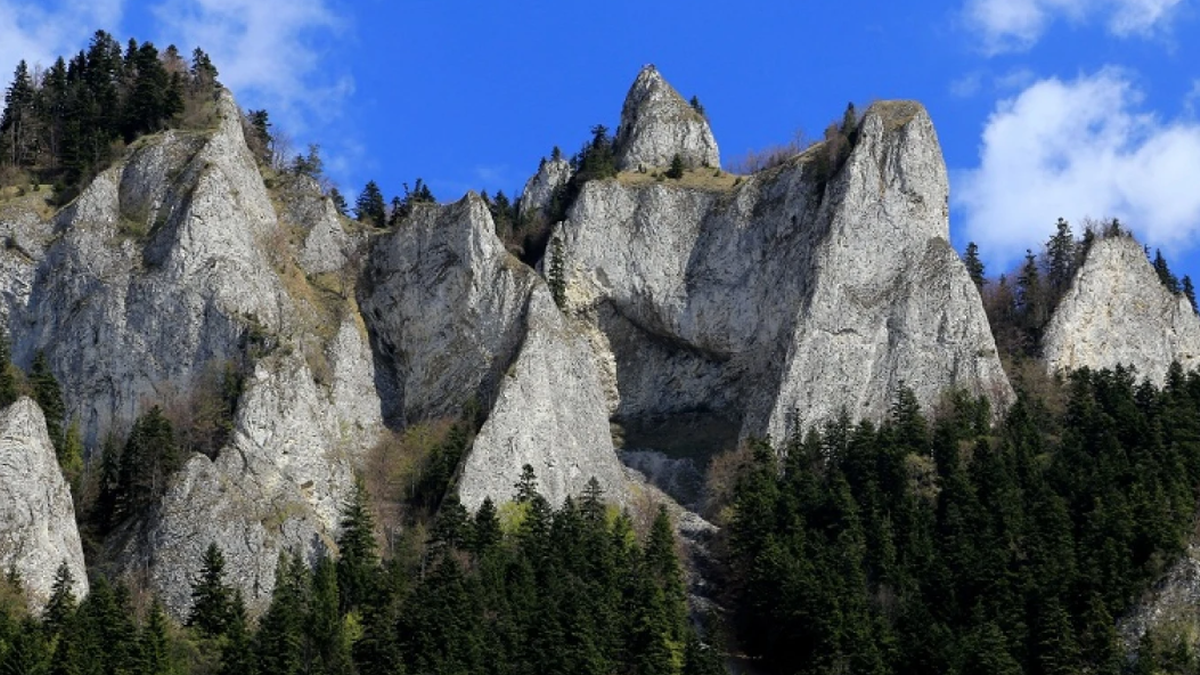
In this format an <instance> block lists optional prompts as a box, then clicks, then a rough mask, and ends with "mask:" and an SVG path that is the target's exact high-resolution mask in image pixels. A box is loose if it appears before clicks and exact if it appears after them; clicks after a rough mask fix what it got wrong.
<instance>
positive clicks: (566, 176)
mask: <svg viewBox="0 0 1200 675" xmlns="http://www.w3.org/2000/svg"><path fill="white" fill-rule="evenodd" d="M570 180H571V163H570V162H568V161H567V160H565V159H563V158H562V157H559V158H557V159H549V160H546V161H544V162H542V165H541V166H539V167H538V172H537V173H535V174H534V175H532V176H530V178H529V180H528V181H527V182H526V183H525V189H524V190H523V191H522V192H521V213H520V215H521V218H522V219H524V218H525V217H526V216H528V215H529V214H532V213H537V212H539V211H545V210H546V209H547V208H548V207H549V206H550V202H551V200H552V199H553V198H554V191H555V190H557V189H558V188H559V187H561V186H563V185H566V184H567V182H568V181H570Z"/></svg>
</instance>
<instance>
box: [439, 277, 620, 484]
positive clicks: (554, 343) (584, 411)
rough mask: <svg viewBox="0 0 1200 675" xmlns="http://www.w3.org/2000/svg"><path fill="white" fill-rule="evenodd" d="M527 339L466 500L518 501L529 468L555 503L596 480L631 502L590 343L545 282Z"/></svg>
mask: <svg viewBox="0 0 1200 675" xmlns="http://www.w3.org/2000/svg"><path fill="white" fill-rule="evenodd" d="M525 324H526V328H525V337H524V340H523V341H522V343H521V347H520V351H519V353H518V354H517V355H516V358H515V360H514V361H513V363H512V365H511V366H510V367H509V369H508V370H507V372H506V373H505V374H504V377H503V378H502V379H501V381H500V387H499V390H498V391H497V394H496V399H495V403H494V404H493V406H492V412H491V415H490V416H489V417H488V420H487V422H486V423H484V425H483V428H482V429H480V430H479V435H478V436H477V437H476V438H475V445H474V447H473V448H472V449H471V452H470V454H468V455H467V458H466V460H465V461H464V463H463V468H462V477H461V479H460V480H459V484H458V492H459V498H460V499H461V500H462V502H463V504H464V505H466V506H467V507H468V508H475V507H477V506H479V504H481V503H482V502H483V500H484V498H485V497H488V496H490V497H491V498H492V499H493V500H494V501H500V500H505V499H507V498H510V497H511V495H512V493H513V486H514V485H516V483H517V480H518V478H520V475H521V467H522V466H524V465H525V464H529V465H531V466H532V467H533V469H534V472H535V473H536V475H537V476H538V490H539V491H540V492H541V493H542V495H543V496H545V497H546V499H548V500H549V501H550V503H551V504H555V505H557V504H561V503H562V502H563V500H564V499H566V498H567V496H570V495H574V496H578V495H579V494H580V493H582V492H583V488H584V487H585V486H586V485H587V483H588V481H589V480H590V479H592V478H595V479H596V480H597V481H598V482H599V483H600V487H601V489H603V490H604V493H605V495H606V497H607V498H608V499H610V500H613V501H616V502H620V501H623V500H624V494H625V485H624V474H623V471H622V470H621V465H620V463H619V462H618V461H617V457H616V453H615V451H614V450H613V444H612V436H611V434H610V432H609V425H608V415H607V407H606V405H605V401H604V393H603V391H601V389H600V378H599V375H598V374H597V373H596V368H595V365H594V364H593V362H592V359H591V355H590V352H589V350H588V347H587V343H586V342H584V341H583V339H582V338H581V337H579V336H577V335H574V334H573V333H572V331H571V330H570V329H569V328H568V326H567V324H566V321H565V320H564V319H563V317H562V315H561V314H560V313H559V311H558V308H557V307H556V306H555V305H554V300H553V299H552V298H551V297H550V291H549V290H548V289H547V288H546V287H545V286H544V285H541V284H539V285H537V286H535V287H534V288H533V289H532V291H531V293H530V295H529V299H528V308H527V310H526V318H525Z"/></svg>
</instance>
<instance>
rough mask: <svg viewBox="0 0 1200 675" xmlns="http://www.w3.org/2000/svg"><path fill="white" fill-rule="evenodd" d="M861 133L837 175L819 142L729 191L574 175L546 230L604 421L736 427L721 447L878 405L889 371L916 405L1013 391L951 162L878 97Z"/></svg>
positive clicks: (921, 125) (998, 400)
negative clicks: (554, 241) (966, 246)
mask: <svg viewBox="0 0 1200 675" xmlns="http://www.w3.org/2000/svg"><path fill="white" fill-rule="evenodd" d="M646 79H650V80H652V81H653V80H654V79H657V74H656V73H649V74H648V73H647V72H645V71H643V73H642V75H641V76H639V81H642V80H646ZM641 86H643V85H641V84H635V86H634V89H635V90H638V89H639V87H641ZM858 136H859V140H858V142H857V144H856V146H855V147H854V149H853V152H852V153H851V154H850V156H849V158H848V159H847V160H846V161H845V165H844V166H843V167H842V168H841V170H840V171H838V172H837V173H836V174H835V175H833V176H832V177H825V176H822V175H820V171H821V166H822V162H818V161H816V160H817V159H818V158H817V157H816V154H815V153H819V152H823V151H825V149H824V148H823V146H818V147H816V148H814V149H812V150H810V151H809V152H807V153H805V154H804V155H801V156H800V157H797V158H795V159H793V160H792V161H790V162H788V163H787V164H785V165H784V166H781V167H777V168H775V169H772V170H768V171H764V172H760V173H758V174H755V175H752V176H747V177H744V179H743V180H742V181H741V182H740V184H738V185H736V186H735V187H733V188H731V189H729V190H719V189H709V188H705V187H704V186H703V185H695V186H691V185H689V184H688V182H687V181H686V180H685V181H683V182H680V183H676V182H658V183H649V184H647V183H645V182H644V181H636V180H632V179H627V178H625V177H618V178H616V179H612V180H604V181H593V182H589V183H588V184H586V185H585V187H584V189H583V192H582V194H581V195H580V197H579V199H578V200H577V201H576V203H575V205H574V206H573V207H572V209H571V211H570V214H569V220H568V222H566V223H565V224H564V226H562V227H560V228H558V229H556V231H555V234H554V236H555V237H557V238H559V239H560V241H561V242H562V245H561V250H562V256H563V260H562V264H563V269H564V276H565V294H566V297H567V309H568V313H570V314H571V315H573V316H574V317H576V319H577V321H578V323H579V324H580V326H581V329H582V330H584V331H585V332H586V333H587V334H588V335H589V340H590V342H591V344H592V345H593V348H594V351H595V353H596V355H597V363H598V365H599V367H600V370H601V373H602V377H603V378H604V379H603V384H604V386H605V389H606V393H607V395H608V401H609V406H610V410H611V411H612V413H613V415H614V417H615V418H616V419H617V420H619V421H621V422H623V423H626V424H627V425H629V424H633V425H636V424H637V423H638V422H639V421H643V420H648V419H650V420H660V421H661V420H664V419H665V420H668V421H669V420H670V418H672V417H679V418H681V419H684V418H686V419H688V420H689V421H688V424H689V425H691V424H693V422H694V417H690V416H692V415H694V414H695V413H703V414H708V415H710V416H712V417H714V418H717V419H727V420H729V426H730V427H732V429H731V430H726V433H725V437H726V438H728V439H730V440H728V441H727V442H728V443H732V442H734V441H736V438H737V437H738V436H739V435H741V436H746V435H762V434H768V433H769V434H771V435H772V436H774V437H776V438H779V437H781V436H782V435H784V434H785V433H787V432H788V431H789V429H791V428H793V427H795V426H796V425H800V426H802V427H806V426H809V425H811V424H814V423H818V422H820V421H822V420H826V419H829V418H831V417H833V416H836V415H837V414H839V413H840V411H842V410H845V411H847V412H848V413H849V414H850V415H851V416H852V417H868V418H879V417H882V416H883V415H885V414H886V411H887V410H888V407H889V404H890V401H891V400H892V399H893V396H894V394H895V392H896V390H897V388H898V387H899V386H900V385H901V384H902V383H903V384H904V385H906V386H908V387H911V388H912V389H913V390H914V391H915V393H916V395H917V397H918V399H919V400H920V401H921V402H922V404H924V405H926V406H928V405H931V404H933V403H935V402H936V400H937V397H939V396H940V395H941V394H942V392H944V391H945V390H946V389H947V388H950V387H959V388H964V389H967V390H969V391H971V392H972V393H975V394H982V395H985V396H987V397H988V398H989V399H991V400H992V402H993V403H994V404H995V406H996V407H997V408H1000V407H1003V406H1004V405H1005V404H1006V403H1007V402H1008V401H1009V400H1010V399H1011V397H1012V391H1011V388H1010V387H1009V384H1008V381H1007V378H1006V377H1005V375H1004V372H1003V370H1002V369H1001V366H1000V362H999V359H998V357H997V354H996V348H995V344H994V342H993V340H992V336H991V332H990V330H989V328H988V324H987V320H986V317H985V314H984V311H983V307H982V304H981V302H980V298H979V295H978V293H977V292H976V290H975V287H974V286H973V284H972V283H971V281H970V278H969V277H968V275H967V272H966V270H965V268H964V267H963V265H962V263H961V261H960V260H959V259H958V256H957V255H956V254H955V253H954V251H953V250H952V249H951V247H950V245H949V244H948V243H947V239H948V234H949V232H948V208H947V196H948V185H947V177H946V170H945V165H944V163H943V160H942V155H941V152H940V148H939V145H938V142H937V137H936V134H935V133H934V130H933V125H932V123H931V121H930V119H929V117H928V115H927V114H926V112H925V110H924V109H923V108H921V107H920V106H919V105H917V104H914V103H905V102H888V103H879V104H876V105H874V106H872V108H871V109H870V110H869V111H868V112H867V114H866V116H865V117H864V118H863V120H862V122H861V125H860V128H859V134H858ZM709 436H710V437H717V436H720V434H716V433H713V434H709ZM627 445H631V446H632V447H639V445H638V443H637V439H628V438H627Z"/></svg>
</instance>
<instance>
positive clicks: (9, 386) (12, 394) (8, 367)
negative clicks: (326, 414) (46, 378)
mask: <svg viewBox="0 0 1200 675" xmlns="http://www.w3.org/2000/svg"><path fill="white" fill-rule="evenodd" d="M1188 283H1191V281H1190V280H1189V282H1188ZM16 400H17V377H16V373H15V372H14V371H13V365H12V349H11V347H10V346H9V343H8V334H7V333H6V332H4V331H0V408H6V407H8V406H10V405H12V404H13V403H14V402H15V401H16Z"/></svg>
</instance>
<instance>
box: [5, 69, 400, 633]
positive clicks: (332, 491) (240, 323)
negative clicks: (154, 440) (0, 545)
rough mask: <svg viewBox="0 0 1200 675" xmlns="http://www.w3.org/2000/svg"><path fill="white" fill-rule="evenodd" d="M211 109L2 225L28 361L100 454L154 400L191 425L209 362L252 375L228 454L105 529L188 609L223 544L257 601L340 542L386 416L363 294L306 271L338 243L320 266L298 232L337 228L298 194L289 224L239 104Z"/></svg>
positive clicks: (203, 463) (235, 576)
mask: <svg viewBox="0 0 1200 675" xmlns="http://www.w3.org/2000/svg"><path fill="white" fill-rule="evenodd" d="M215 104H216V120H217V122H216V126H215V128H213V129H211V130H209V131H201V132H186V131H167V132H164V133H161V134H157V135H153V136H148V137H145V138H142V139H140V140H139V141H138V142H137V143H135V144H134V145H133V146H132V147H131V149H130V150H129V152H128V153H126V156H125V157H124V158H123V159H121V160H120V161H118V162H117V163H116V164H115V165H114V166H112V167H111V168H109V169H107V170H105V171H104V172H103V173H101V174H100V175H99V176H97V177H96V178H95V180H93V181H92V182H91V184H90V185H89V186H88V187H87V188H86V189H85V190H84V191H83V192H82V194H81V195H80V196H79V198H78V199H77V200H75V201H74V202H73V203H72V204H71V205H70V206H68V207H66V208H65V209H63V210H62V211H61V212H60V213H58V214H57V215H56V216H55V217H54V218H53V219H52V221H50V222H44V221H40V220H38V219H29V218H26V219H16V218H4V219H3V220H4V228H5V229H6V230H8V231H9V232H11V234H9V235H8V236H10V237H11V238H13V239H14V240H15V241H17V242H21V245H20V246H18V247H9V248H6V249H5V251H4V252H3V253H0V256H3V257H4V259H5V260H4V264H5V266H6V267H11V268H13V269H14V273H13V274H12V275H9V276H7V277H6V278H5V280H4V281H5V287H4V289H3V297H4V298H5V300H6V305H5V307H4V310H5V312H6V314H7V316H8V319H9V322H8V323H9V328H10V330H11V332H12V335H13V341H14V355H15V357H16V360H17V361H18V362H23V363H28V362H29V361H30V360H31V359H32V357H33V354H34V352H35V351H38V350H42V351H44V352H45V354H46V355H47V358H48V361H49V363H50V366H51V368H52V370H53V372H54V374H55V375H56V376H57V377H58V379H59V381H60V382H61V383H62V385H63V391H64V394H65V398H66V403H67V409H68V411H69V414H70V416H71V417H73V418H74V419H76V420H79V421H80V422H81V425H82V429H83V431H84V437H85V439H86V441H87V443H88V446H89V447H90V448H92V455H93V460H92V461H93V462H95V461H97V460H98V458H97V457H96V456H95V455H96V450H97V449H98V445H99V441H100V439H101V438H102V437H103V436H104V435H106V434H108V433H115V434H118V437H119V435H120V434H122V433H123V432H125V431H126V430H128V429H129V426H130V424H131V423H132V421H133V420H134V419H135V418H136V417H137V416H138V415H139V414H141V413H142V412H144V411H145V410H146V409H147V408H148V407H149V406H150V405H156V404H157V405H162V406H163V407H164V408H167V409H168V410H169V411H172V410H173V411H174V412H175V413H176V415H177V421H179V419H178V416H182V417H184V418H186V417H187V415H188V414H189V413H190V412H192V411H193V410H195V409H196V408H198V407H199V406H200V404H201V403H204V402H206V401H204V400H203V398H202V397H204V396H208V395H212V392H211V391H206V388H211V386H212V385H211V381H212V380H213V377H214V374H218V373H221V372H223V371H224V370H225V369H226V368H231V367H232V368H238V367H250V371H249V372H248V373H247V377H246V380H245V383H244V392H243V394H242V395H241V399H240V403H239V406H238V409H237V411H236V415H235V417H234V420H233V425H232V426H233V428H232V430H231V433H230V434H229V437H230V440H229V442H228V443H227V445H226V446H225V447H223V448H220V449H219V450H218V451H217V453H216V459H215V460H213V459H210V458H208V457H205V456H202V455H195V456H193V457H192V459H191V460H190V461H189V462H188V463H187V465H186V466H185V467H184V469H183V470H182V471H181V472H180V474H179V475H178V476H176V477H175V478H174V479H173V481H172V482H171V485H170V487H169V489H168V490H167V491H166V494H165V496H164V497H163V498H162V501H161V503H160V504H159V505H158V507H156V508H154V509H152V511H151V512H149V513H147V514H144V516H143V517H141V518H138V519H136V520H135V521H134V522H130V523H126V524H125V525H124V526H123V527H122V528H120V529H118V531H117V532H115V533H114V535H113V536H111V537H109V541H108V547H109V551H108V553H107V556H106V557H107V558H108V559H109V561H108V564H109V565H111V566H112V567H113V568H115V569H117V570H119V571H123V572H125V573H129V574H133V575H136V576H137V577H138V578H141V579H144V580H146V581H147V582H148V583H149V584H150V587H151V588H152V589H153V590H155V591H157V592H159V593H160V594H161V595H162V596H163V597H164V599H165V601H166V602H167V605H168V607H169V608H170V609H171V610H172V611H173V612H175V613H176V614H181V613H182V612H183V611H185V610H186V608H187V606H188V605H189V604H190V597H189V595H190V590H189V585H190V579H191V577H192V575H193V574H194V572H195V571H196V569H197V568H198V566H199V561H200V555H201V553H202V552H203V550H204V548H205V547H206V546H208V544H209V543H211V542H216V543H218V544H219V545H220V546H221V547H222V548H223V549H224V550H225V554H226V559H227V560H228V569H229V572H230V577H231V581H233V582H234V583H236V584H238V585H239V586H240V587H241V588H242V589H243V591H244V592H245V594H246V597H247V599H248V600H249V602H250V604H251V606H252V607H261V606H262V604H263V603H264V602H265V600H266V598H267V597H268V596H269V593H270V590H271V586H272V582H273V574H274V566H275V562H276V560H277V557H278V554H279V552H280V551H282V550H285V549H294V550H297V551H299V552H304V553H308V554H312V553H313V552H315V551H317V550H319V549H321V548H322V547H325V546H327V545H328V543H329V542H330V541H331V536H332V534H333V528H334V527H335V526H336V519H337V513H338V510H339V507H340V503H341V501H342V500H343V499H344V496H345V494H346V491H347V490H348V488H349V486H350V485H351V480H352V475H353V474H352V472H353V467H354V465H355V461H356V459H357V457H358V455H359V454H361V452H362V449H363V448H365V447H367V446H368V445H369V444H370V443H371V442H373V440H374V437H375V434H376V432H377V429H378V428H379V427H380V423H381V416H380V404H379V398H378V396H377V395H376V393H375V388H374V374H373V371H372V367H371V364H372V362H371V359H370V352H369V349H368V346H367V342H366V332H365V330H364V327H363V326H362V323H361V319H359V318H358V317H357V316H356V311H355V310H354V308H353V301H352V299H351V300H349V301H341V300H339V299H337V298H336V297H335V298H333V299H331V298H330V297H328V296H329V295H330V294H328V293H325V294H322V293H321V292H320V291H319V290H318V289H315V288H314V287H313V284H312V283H310V281H309V280H308V279H306V278H305V276H304V274H303V272H301V271H300V270H299V269H297V268H296V266H295V262H294V260H295V259H296V258H297V257H298V256H299V257H301V259H303V256H302V255H301V253H302V252H309V251H314V250H321V249H322V247H323V248H324V249H325V250H324V251H322V252H321V254H320V257H322V258H323V260H322V261H321V262H322V264H321V265H318V266H316V267H315V268H314V271H321V270H327V269H330V263H329V261H327V260H324V258H325V257H327V256H329V255H330V254H329V253H328V249H329V248H330V246H328V245H324V244H322V245H307V246H303V251H297V250H296V248H297V247H296V246H294V245H293V244H292V243H291V242H290V241H289V237H290V236H291V235H292V234H304V233H308V235H309V236H308V237H305V238H303V239H304V240H305V241H311V240H312V239H313V238H314V236H316V235H313V232H321V231H322V228H324V230H325V231H327V230H328V229H329V228H330V227H333V226H335V225H336V221H330V219H329V218H328V214H329V209H328V208H324V209H322V208H317V209H315V210H314V209H311V208H310V209H309V211H313V212H314V213H318V214H321V215H322V217H320V218H311V217H309V218H306V220H307V221H308V222H301V223H294V222H289V221H288V214H291V215H293V216H295V215H296V214H297V213H298V208H297V205H290V206H289V208H283V207H282V206H281V209H280V210H281V211H282V212H284V214H283V217H281V215H280V214H278V213H277V212H276V208H275V206H274V205H273V204H272V200H271V197H270V195H269V194H268V191H267V189H266V187H265V185H264V182H263V179H262V176H261V175H260V173H259V170H258V167H257V166H256V164H255V162H254V159H253V158H252V156H251V155H250V152H249V150H248V149H247V146H246V143H245V140H244V138H243V136H242V128H241V123H240V112H239V111H238V109H237V106H236V105H235V104H234V102H233V99H232V97H230V96H229V95H228V93H224V92H223V93H221V95H220V98H219V99H218V100H217V101H216V102H215ZM313 200H315V201H317V202H320V201H321V200H324V198H323V197H321V196H320V195H319V193H316V196H314V197H311V198H310V201H313ZM325 201H327V200H325ZM310 206H312V205H311V204H310ZM297 230H298V231H299V232H296V231H297ZM324 236H325V238H326V239H329V238H332V239H334V240H337V239H339V237H336V236H332V237H331V236H328V235H324ZM340 239H345V237H341V238H340ZM310 257H311V256H310ZM333 264H336V260H335V262H334V263H333ZM350 294H351V295H352V291H350ZM241 364H247V366H242V365H241ZM317 380H320V382H318V381H317ZM183 421H184V422H186V419H184V420H183ZM199 514H203V517H198V515H199ZM97 562H98V561H97Z"/></svg>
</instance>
